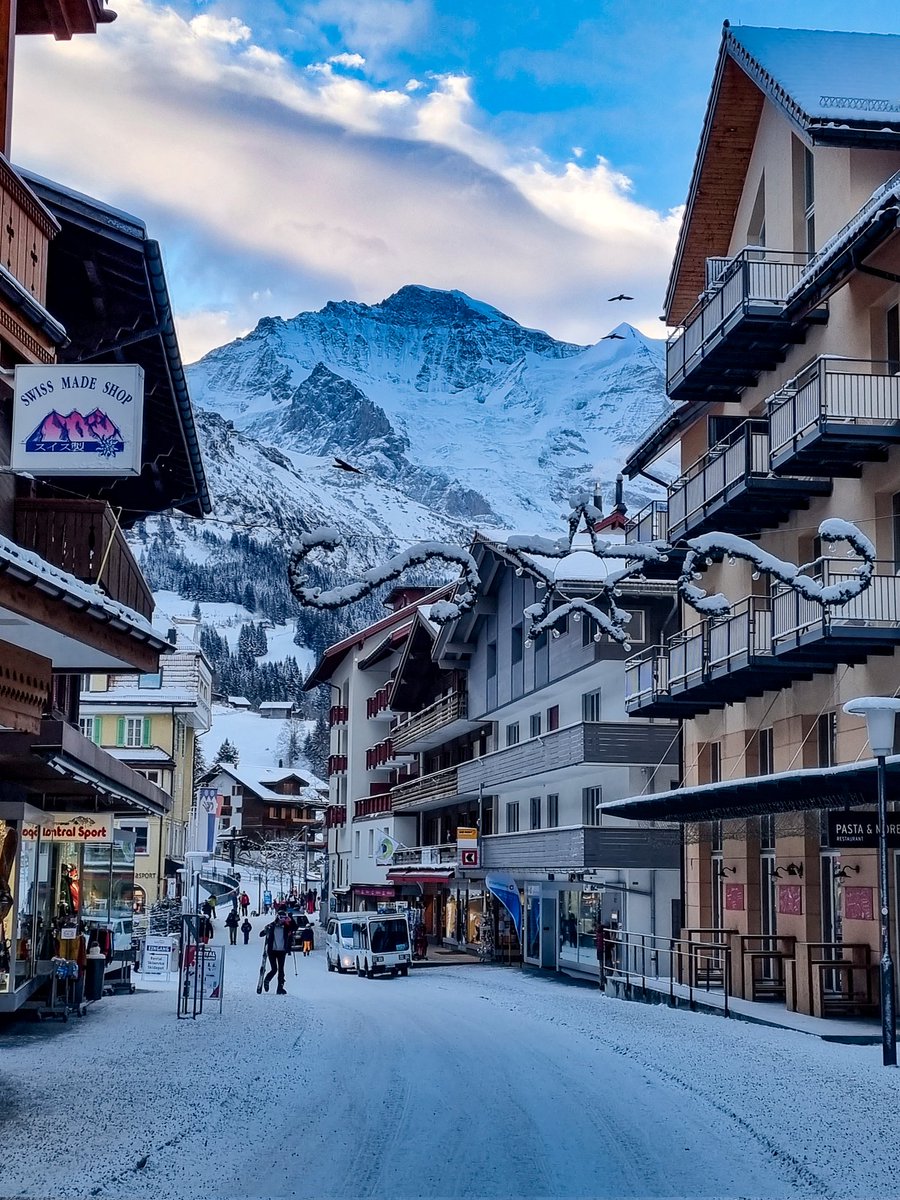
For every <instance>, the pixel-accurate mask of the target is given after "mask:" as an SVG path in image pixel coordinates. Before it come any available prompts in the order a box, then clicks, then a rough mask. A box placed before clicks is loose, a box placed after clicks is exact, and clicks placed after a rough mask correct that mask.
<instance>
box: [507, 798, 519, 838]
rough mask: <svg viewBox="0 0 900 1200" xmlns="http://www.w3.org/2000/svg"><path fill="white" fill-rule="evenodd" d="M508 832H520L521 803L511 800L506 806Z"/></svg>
mask: <svg viewBox="0 0 900 1200" xmlns="http://www.w3.org/2000/svg"><path fill="white" fill-rule="evenodd" d="M506 832H507V833H518V832H519V802H518V800H510V801H509V803H508V804H507V806H506Z"/></svg>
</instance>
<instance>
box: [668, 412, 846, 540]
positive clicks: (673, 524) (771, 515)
mask: <svg viewBox="0 0 900 1200" xmlns="http://www.w3.org/2000/svg"><path fill="white" fill-rule="evenodd" d="M830 491H831V483H830V481H829V480H827V479H810V478H803V479H795V478H793V477H782V476H779V475H775V474H773V473H772V471H771V470H770V467H769V425H768V421H767V420H765V419H761V420H760V419H753V420H748V421H743V422H742V423H741V424H740V425H738V426H737V427H736V428H735V429H733V430H732V431H731V432H730V433H729V434H728V435H727V437H724V438H723V439H722V440H721V441H720V442H717V443H716V444H715V445H714V446H712V447H711V448H710V449H709V450H708V451H707V452H706V454H704V455H703V457H702V458H700V459H698V460H697V462H695V463H694V465H693V466H692V467H690V469H689V470H687V471H686V472H685V473H684V474H683V475H682V476H681V478H680V479H678V480H676V481H675V483H673V484H672V486H671V487H670V488H669V500H668V525H669V529H668V532H669V537H670V538H672V539H677V538H682V537H688V536H695V535H696V534H698V533H703V532H706V531H707V530H709V529H712V528H716V529H718V530H722V531H724V532H726V533H749V532H755V531H756V530H758V529H760V528H765V527H766V526H767V525H777V524H779V523H780V522H781V521H783V520H785V519H786V518H787V516H788V515H789V514H790V512H791V510H792V509H795V508H799V507H805V506H806V505H807V504H808V501H809V497H810V496H822V495H827V494H828V493H829V492H830Z"/></svg>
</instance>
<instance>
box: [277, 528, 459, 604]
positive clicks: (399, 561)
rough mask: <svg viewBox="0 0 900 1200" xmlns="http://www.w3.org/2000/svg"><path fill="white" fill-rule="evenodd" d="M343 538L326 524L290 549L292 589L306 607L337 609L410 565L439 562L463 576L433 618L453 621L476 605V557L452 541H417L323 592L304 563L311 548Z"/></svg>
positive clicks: (334, 544) (325, 547)
mask: <svg viewBox="0 0 900 1200" xmlns="http://www.w3.org/2000/svg"><path fill="white" fill-rule="evenodd" d="M342 540H343V539H342V538H341V535H340V533H339V532H338V530H337V529H333V528H331V527H324V528H321V529H313V530H311V531H310V532H309V533H304V534H301V535H300V537H299V538H298V539H297V541H296V542H295V543H294V545H293V547H292V548H291V557H290V560H289V562H288V581H289V583H290V588H291V592H292V593H293V594H294V596H295V597H296V599H297V600H298V601H299V603H300V604H301V605H302V606H303V607H304V608H318V609H325V610H327V609H332V610H334V609H338V608H344V607H346V605H348V604H353V603H355V601H357V600H363V599H365V597H366V596H370V595H371V594H372V593H373V592H374V591H376V589H377V588H379V587H381V586H382V585H383V584H385V583H390V582H391V580H393V579H399V577H400V576H401V575H402V574H403V573H404V571H407V570H409V568H410V567H421V566H424V565H425V563H428V562H431V561H433V560H434V561H438V562H444V563H447V564H448V565H449V566H457V567H461V568H462V578H461V579H460V581H459V584H458V585H457V591H456V594H455V596H454V598H453V600H442V601H440V602H439V603H437V604H433V605H432V606H431V614H430V615H431V619H432V620H433V621H434V622H435V623H436V624H438V625H443V624H446V622H447V621H453V620H455V619H456V618H457V617H458V616H460V615H461V614H462V613H464V612H467V611H468V610H469V609H470V608H472V607H473V606H474V604H475V600H476V597H477V595H478V584H479V579H478V564H477V563H476V562H475V559H474V558H473V557H472V555H471V554H470V553H469V552H468V550H464V549H463V548H462V547H461V546H454V545H452V543H450V542H418V543H416V545H414V546H407V548H406V549H405V550H401V551H400V553H399V554H395V555H394V557H393V558H389V559H388V560H387V562H385V563H382V564H381V565H380V566H377V567H371V568H370V569H369V570H368V571H364V572H363V576H362V579H361V580H360V581H359V582H358V583H348V584H346V585H345V586H344V587H339V588H332V589H330V590H329V591H322V589H321V588H318V587H307V586H306V579H305V576H304V574H303V570H304V566H303V564H304V562H305V561H306V559H307V558H308V556H309V554H310V552H311V551H312V550H336V549H337V547H338V546H340V545H341V544H342Z"/></svg>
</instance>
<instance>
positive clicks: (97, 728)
mask: <svg viewBox="0 0 900 1200" xmlns="http://www.w3.org/2000/svg"><path fill="white" fill-rule="evenodd" d="M101 729H102V724H101V720H100V717H94V723H93V726H92V728H91V741H92V742H96V743H97V745H98V746H99V745H100V732H101Z"/></svg>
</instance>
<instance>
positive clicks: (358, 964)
mask: <svg viewBox="0 0 900 1200" xmlns="http://www.w3.org/2000/svg"><path fill="white" fill-rule="evenodd" d="M356 973H357V975H358V976H359V977H360V979H365V977H366V973H365V971H364V970H363V965H362V963H361V962H360V961H359V959H357V960H356Z"/></svg>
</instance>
